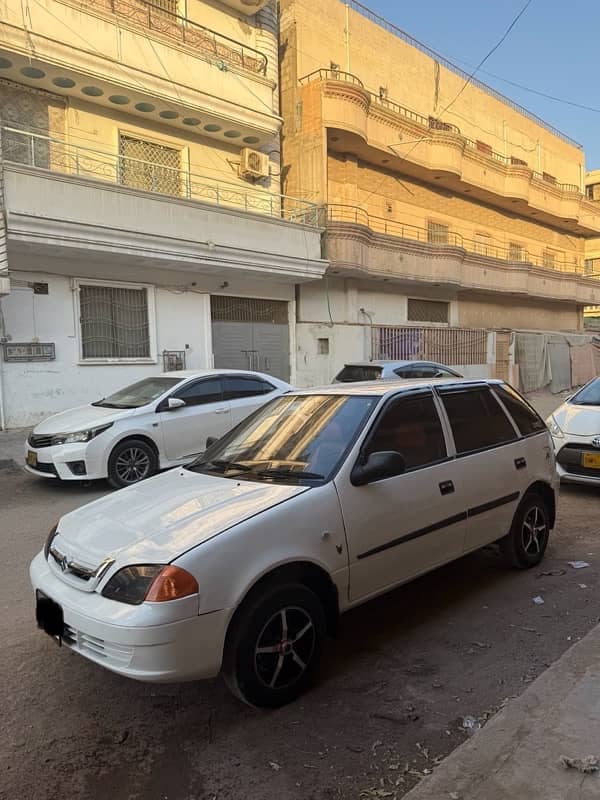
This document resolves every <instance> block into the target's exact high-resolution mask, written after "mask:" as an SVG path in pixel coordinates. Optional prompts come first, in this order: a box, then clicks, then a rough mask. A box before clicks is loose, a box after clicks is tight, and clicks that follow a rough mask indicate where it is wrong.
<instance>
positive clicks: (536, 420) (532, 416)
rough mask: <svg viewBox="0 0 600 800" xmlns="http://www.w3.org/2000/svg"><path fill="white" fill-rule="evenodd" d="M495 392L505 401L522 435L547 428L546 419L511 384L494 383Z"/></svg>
mask: <svg viewBox="0 0 600 800" xmlns="http://www.w3.org/2000/svg"><path fill="white" fill-rule="evenodd" d="M494 392H495V394H497V395H498V397H499V398H500V400H501V401H502V402H503V403H504V405H505V407H506V409H507V411H508V413H509V414H510V415H511V417H512V418H513V419H514V421H515V423H516V425H517V428H518V429H519V430H520V431H521V435H522V436H531V434H533V433H539V432H540V431H545V430H546V423H545V422H544V420H543V419H542V418H541V417H540V415H539V414H538V413H537V412H536V411H534V410H533V408H531V406H530V405H529V404H528V403H527V402H526V401H525V400H523V398H522V397H521V396H520V395H519V394H517V392H515V390H514V389H513V388H512V387H511V386H507V385H506V384H504V385H500V384H498V385H497V386H496V385H494Z"/></svg>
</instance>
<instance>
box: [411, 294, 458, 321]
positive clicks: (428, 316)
mask: <svg viewBox="0 0 600 800" xmlns="http://www.w3.org/2000/svg"><path fill="white" fill-rule="evenodd" d="M449 308H450V304H449V303H443V302H439V301H437V300H416V299H413V298H409V299H408V320H409V321H410V322H438V323H444V324H446V325H447V324H448V317H449Z"/></svg>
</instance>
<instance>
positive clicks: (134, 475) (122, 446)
mask: <svg viewBox="0 0 600 800" xmlns="http://www.w3.org/2000/svg"><path fill="white" fill-rule="evenodd" d="M157 469H158V458H157V456H156V452H155V451H154V448H153V447H152V446H151V445H149V444H148V442H145V441H144V440H143V439H125V441H123V442H119V444H118V445H117V446H116V447H115V448H114V450H113V451H112V453H111V454H110V457H109V459H108V482H109V483H110V485H111V486H114V488H115V489H122V488H123V487H124V486H131V484H133V483H137V482H138V481H143V480H144V479H145V478H149V477H150V476H151V475H154V473H155V472H156V470H157Z"/></svg>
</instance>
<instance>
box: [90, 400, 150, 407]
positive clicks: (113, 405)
mask: <svg viewBox="0 0 600 800" xmlns="http://www.w3.org/2000/svg"><path fill="white" fill-rule="evenodd" d="M92 405H93V406H96V407H98V408H139V406H132V405H126V404H124V403H105V402H104V400H98V402H96V403H92Z"/></svg>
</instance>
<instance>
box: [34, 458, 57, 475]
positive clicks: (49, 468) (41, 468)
mask: <svg viewBox="0 0 600 800" xmlns="http://www.w3.org/2000/svg"><path fill="white" fill-rule="evenodd" d="M32 469H34V470H35V471H36V472H47V473H48V475H54V476H56V477H57V478H58V472H57V471H56V467H55V466H54V464H45V463H44V462H43V461H38V463H37V464H36V465H35V467H32Z"/></svg>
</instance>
